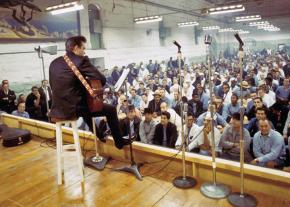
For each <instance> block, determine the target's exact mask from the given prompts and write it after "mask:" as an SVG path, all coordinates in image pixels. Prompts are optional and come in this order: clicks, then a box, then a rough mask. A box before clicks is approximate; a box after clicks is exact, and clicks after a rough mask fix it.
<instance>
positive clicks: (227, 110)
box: [222, 94, 240, 122]
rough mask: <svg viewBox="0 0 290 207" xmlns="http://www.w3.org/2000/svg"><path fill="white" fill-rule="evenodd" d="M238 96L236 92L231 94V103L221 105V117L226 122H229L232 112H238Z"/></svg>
mask: <svg viewBox="0 0 290 207" xmlns="http://www.w3.org/2000/svg"><path fill="white" fill-rule="evenodd" d="M238 99H239V98H238V96H237V95H236V94H233V95H232V97H231V103H230V104H225V106H224V107H223V114H222V116H223V118H224V120H226V121H227V122H230V120H231V117H232V116H233V114H234V113H237V112H240V104H239V103H238Z"/></svg>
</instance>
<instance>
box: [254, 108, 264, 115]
mask: <svg viewBox="0 0 290 207" xmlns="http://www.w3.org/2000/svg"><path fill="white" fill-rule="evenodd" d="M257 111H264V112H265V114H266V110H265V109H264V108H261V107H260V108H257V109H256V111H255V112H256V113H257Z"/></svg>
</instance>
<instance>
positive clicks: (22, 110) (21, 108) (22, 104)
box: [12, 102, 29, 119]
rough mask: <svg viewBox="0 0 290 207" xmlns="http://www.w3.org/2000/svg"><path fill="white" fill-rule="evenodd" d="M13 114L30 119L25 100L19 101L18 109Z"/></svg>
mask: <svg viewBox="0 0 290 207" xmlns="http://www.w3.org/2000/svg"><path fill="white" fill-rule="evenodd" d="M12 115H14V116H20V117H23V118H27V119H29V114H28V113H27V112H26V111H25V102H20V103H18V105H17V110H15V111H13V112H12Z"/></svg>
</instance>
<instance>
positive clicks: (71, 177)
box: [0, 139, 290, 207]
mask: <svg viewBox="0 0 290 207" xmlns="http://www.w3.org/2000/svg"><path fill="white" fill-rule="evenodd" d="M44 146H45V147H41V146H40V140H37V139H33V140H32V141H31V142H29V143H28V144H25V145H23V146H19V147H15V148H4V147H2V145H1V147H0V163H1V165H0V207H23V206H25V207H28V206H29V207H30V206H31V207H44V206H45V207H58V206H59V207H95V206H98V207H99V206H100V207H109V206H117V207H123V206H124V207H143V206H144V207H150V206H156V207H163V206H164V207H179V206H188V207H189V206H190V207H228V206H231V205H230V204H229V203H228V202H227V200H226V199H222V200H212V199H208V198H205V197H204V196H202V195H201V193H200V192H199V189H200V185H201V184H202V181H199V182H198V185H197V186H196V187H195V188H193V189H190V190H180V189H177V188H175V187H173V185H172V184H171V181H172V179H173V178H174V177H175V176H176V175H175V174H173V173H170V172H164V171H162V172H159V173H158V174H155V175H152V176H148V177H145V178H144V180H143V181H142V182H140V181H138V180H137V179H136V178H135V177H134V176H132V175H129V174H126V173H120V172H114V171H112V168H115V167H119V166H123V165H125V164H126V163H124V162H120V161H114V160H113V161H110V163H109V164H108V165H107V168H106V169H105V170H104V171H101V172H99V171H95V170H92V169H90V168H87V167H86V168H85V185H84V188H82V187H81V184H80V180H79V176H78V171H77V167H76V165H75V163H74V157H73V156H72V157H67V158H66V159H65V184H64V185H63V186H61V187H58V185H57V183H56V151H55V149H53V148H51V147H47V146H46V145H44ZM162 165H163V164H162ZM156 170H158V168H156V167H154V168H152V167H150V166H144V167H142V169H141V172H142V173H143V174H144V175H145V174H150V173H152V172H156ZM234 190H237V189H234ZM251 193H253V192H251ZM253 194H254V195H255V196H256V197H257V198H258V200H259V205H258V206H261V207H268V206H269V207H274V206H275V207H276V206H277V207H289V206H290V200H289V201H283V200H281V199H278V198H273V197H269V196H266V195H263V194H260V193H255V192H254V193H253ZM289 199H290V196H289Z"/></svg>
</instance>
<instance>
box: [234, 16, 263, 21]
mask: <svg viewBox="0 0 290 207" xmlns="http://www.w3.org/2000/svg"><path fill="white" fill-rule="evenodd" d="M260 19H261V16H260V15H251V16H242V17H236V22H245V21H254V20H260Z"/></svg>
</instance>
